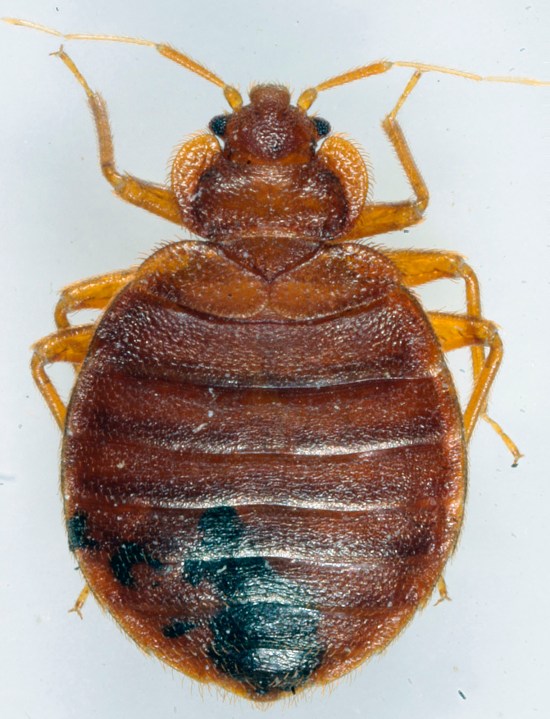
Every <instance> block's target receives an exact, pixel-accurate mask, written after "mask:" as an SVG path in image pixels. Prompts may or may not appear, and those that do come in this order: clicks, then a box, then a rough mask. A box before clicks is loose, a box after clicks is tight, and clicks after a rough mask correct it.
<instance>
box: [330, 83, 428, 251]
mask: <svg viewBox="0 0 550 719" xmlns="http://www.w3.org/2000/svg"><path fill="white" fill-rule="evenodd" d="M421 77H422V73H421V72H418V71H417V72H415V73H414V75H413V76H412V78H411V79H410V80H409V82H408V83H407V86H406V87H405V89H404V90H403V92H402V94H401V96H400V97H399V100H398V101H397V103H396V105H395V107H394V108H393V110H392V111H391V112H390V113H389V114H388V115H387V116H386V118H385V119H384V121H383V123H382V127H383V128H384V131H385V133H386V135H387V136H388V139H389V141H390V142H391V144H392V145H393V147H394V150H395V152H396V153H397V157H398V159H399V161H400V162H401V165H402V167H403V170H404V171H405V174H406V175H407V179H408V180H409V182H410V183H411V187H412V189H413V192H414V198H413V199H412V200H407V201H405V202H393V203H374V204H366V205H365V206H364V208H363V210H362V212H361V214H360V215H359V218H358V219H357V221H356V222H355V224H354V225H353V227H352V228H351V230H350V231H349V232H348V233H347V234H346V235H345V236H344V237H342V238H341V239H340V240H339V241H343V240H355V239H361V238H362V237H372V236H373V235H379V234H382V233H383V232H391V231H393V230H402V229H403V228H405V227H409V226H411V225H415V224H417V223H418V222H420V221H421V220H422V217H423V215H424V210H425V209H426V207H427V206H428V202H429V199H430V195H429V193H428V188H427V187H426V183H425V182H424V180H423V178H422V175H421V174H420V170H419V169H418V167H417V166H416V163H415V161H414V158H413V156H412V153H411V150H410V148H409V146H408V144H407V141H406V140H405V135H404V134H403V130H402V129H401V127H400V125H399V123H398V122H397V114H398V112H399V110H401V108H402V107H403V105H404V103H405V100H406V99H407V98H408V97H409V95H410V94H411V92H412V91H413V89H414V88H415V86H416V84H417V83H418V81H419V80H420V78H421Z"/></svg>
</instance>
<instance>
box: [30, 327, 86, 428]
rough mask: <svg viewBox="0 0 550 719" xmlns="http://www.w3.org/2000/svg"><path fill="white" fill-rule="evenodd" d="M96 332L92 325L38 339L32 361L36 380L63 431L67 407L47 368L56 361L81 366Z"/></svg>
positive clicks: (65, 330) (61, 331)
mask: <svg viewBox="0 0 550 719" xmlns="http://www.w3.org/2000/svg"><path fill="white" fill-rule="evenodd" d="M93 332H94V326H93V325H84V326H82V327H72V328H70V329H64V330H60V331H59V332H55V333H54V334H52V335H49V336H48V337H44V338H43V339H41V340H38V342H37V343H36V344H35V345H34V348H33V349H34V353H33V356H32V360H31V370H32V376H33V379H34V381H35V382H36V384H37V386H38V389H39V390H40V392H41V393H42V396H43V397H44V399H45V400H46V402H47V404H48V407H49V408H50V411H51V413H52V414H53V416H54V417H55V420H56V422H57V424H58V425H59V427H60V428H61V430H63V429H64V427H65V416H66V414H67V408H66V406H65V405H64V404H63V401H62V400H61V397H60V396H59V393H58V391H57V390H56V388H55V387H54V386H53V383H52V381H51V380H50V378H49V377H48V374H47V373H46V370H45V366H46V365H49V364H53V363H54V362H71V363H73V364H80V363H81V362H82V361H83V360H84V358H85V357H86V353H87V351H88V346H89V344H90V341H91V339H92V335H93Z"/></svg>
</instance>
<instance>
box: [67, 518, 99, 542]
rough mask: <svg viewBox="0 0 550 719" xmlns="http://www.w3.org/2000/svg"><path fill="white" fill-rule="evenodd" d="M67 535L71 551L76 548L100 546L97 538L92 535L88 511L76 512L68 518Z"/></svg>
mask: <svg viewBox="0 0 550 719" xmlns="http://www.w3.org/2000/svg"><path fill="white" fill-rule="evenodd" d="M67 536H68V538H69V549H70V550H71V552H74V551H75V550H76V549H97V547H98V546H99V545H98V543H97V542H96V541H95V539H92V537H90V530H89V527H88V515H87V514H86V512H76V514H74V515H73V516H72V517H70V519H68V520H67Z"/></svg>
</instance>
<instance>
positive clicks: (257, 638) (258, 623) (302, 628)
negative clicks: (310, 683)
mask: <svg viewBox="0 0 550 719" xmlns="http://www.w3.org/2000/svg"><path fill="white" fill-rule="evenodd" d="M266 564H267V562H266ZM319 616H320V614H319V612H318V611H317V610H315V609H307V608H305V607H297V606H292V605H289V604H279V603H276V602H254V603H250V604H237V605H234V606H228V607H225V608H224V609H222V610H221V611H220V612H218V614H216V616H215V617H214V618H213V619H212V621H211V622H210V627H211V629H212V634H213V641H212V644H211V646H210V648H209V655H210V657H211V659H212V660H213V662H214V664H215V665H216V667H217V668H218V669H219V670H221V671H223V672H224V673H225V674H229V676H231V677H233V678H234V679H237V680H238V681H241V682H243V683H245V684H248V685H249V686H251V687H252V688H253V689H254V691H255V692H256V693H258V694H268V693H269V692H272V691H287V692H288V691H290V692H294V691H295V690H296V688H297V687H299V686H301V685H302V684H303V683H304V682H305V681H306V679H308V677H309V676H310V675H311V674H312V672H313V671H314V670H315V669H316V668H317V667H318V666H319V664H320V662H321V657H322V650H321V647H320V646H319V643H318V640H317V626H318V623H319Z"/></svg>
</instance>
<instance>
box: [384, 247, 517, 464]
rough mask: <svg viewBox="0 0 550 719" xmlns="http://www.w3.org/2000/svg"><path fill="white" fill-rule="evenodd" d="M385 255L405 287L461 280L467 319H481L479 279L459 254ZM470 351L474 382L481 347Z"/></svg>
mask: <svg viewBox="0 0 550 719" xmlns="http://www.w3.org/2000/svg"><path fill="white" fill-rule="evenodd" d="M385 254H386V256H387V257H389V258H390V259H391V260H392V262H394V263H395V264H396V265H397V267H398V268H399V270H400V272H401V274H402V277H403V283H404V284H405V285H407V287H417V286H418V285H422V284H425V283H427V282H433V281H434V280H440V279H461V280H464V284H465V289H466V314H467V316H468V317H469V318H470V319H475V320H480V319H482V315H481V298H480V293H479V282H478V280H477V277H476V274H475V272H474V271H473V270H472V268H471V267H470V266H469V265H468V264H467V263H466V262H465V261H464V259H463V258H462V257H461V256H460V255H458V254H456V253H454V252H423V251H418V250H389V251H387V252H385ZM470 350H471V354H472V368H473V376H474V382H475V381H476V380H477V378H478V377H479V375H480V373H481V370H482V368H483V365H484V363H485V350H484V347H483V346H482V345H477V344H473V345H471V347H470ZM480 416H481V417H482V419H484V420H485V421H486V422H488V423H489V424H490V425H491V427H492V428H493V429H494V430H495V432H496V433H497V434H498V435H499V436H500V438H501V439H502V441H503V442H504V443H505V444H506V446H507V447H508V449H509V450H510V452H511V453H512V455H513V456H514V461H517V460H518V459H519V457H521V453H520V451H519V449H518V448H517V446H516V445H515V444H514V442H513V441H512V440H511V439H510V437H509V436H508V435H507V434H506V432H504V430H503V429H502V428H501V427H500V425H499V424H498V423H497V422H495V420H494V419H491V417H489V415H488V414H487V412H486V410H483V411H482V413H481V415H480Z"/></svg>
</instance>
